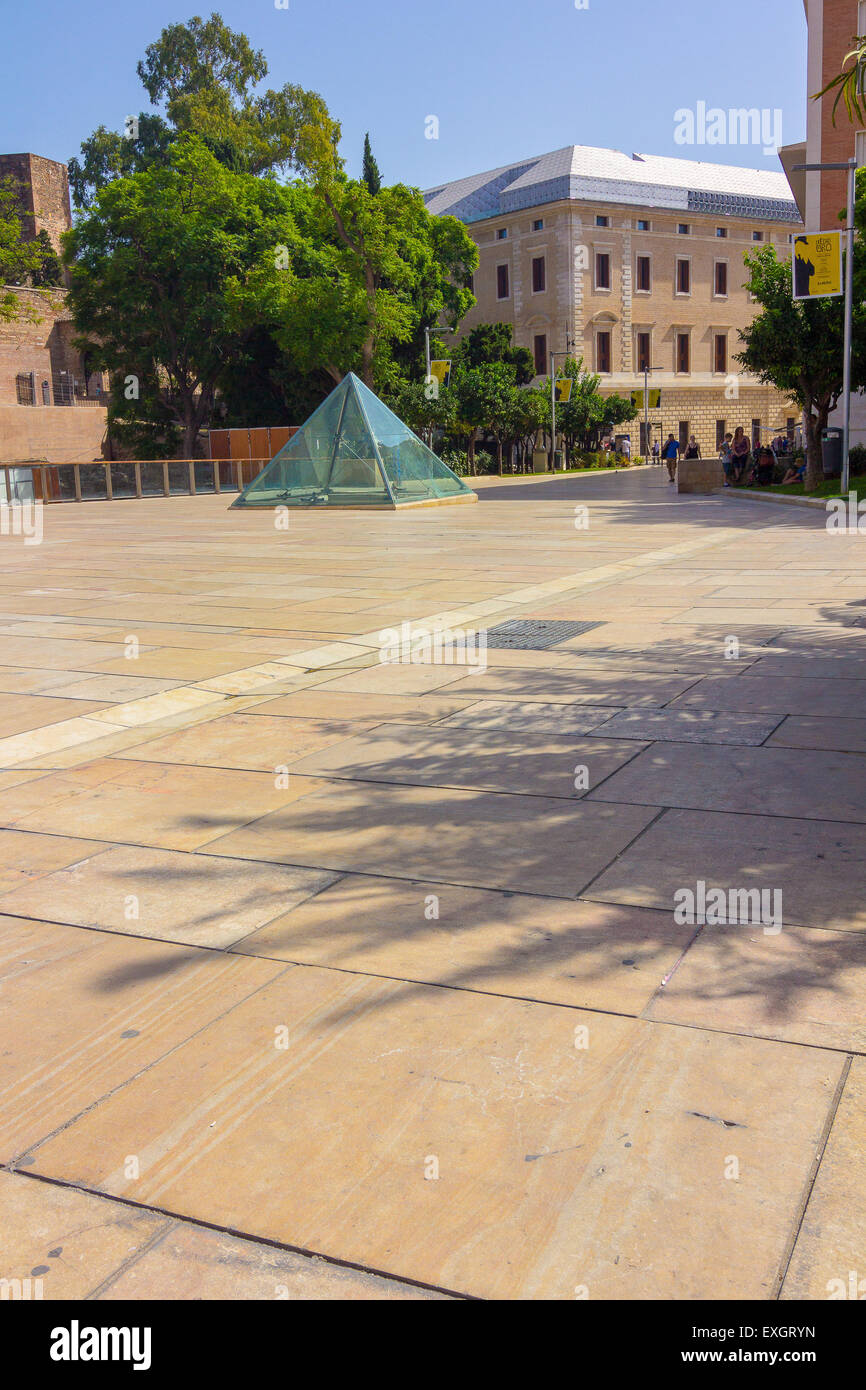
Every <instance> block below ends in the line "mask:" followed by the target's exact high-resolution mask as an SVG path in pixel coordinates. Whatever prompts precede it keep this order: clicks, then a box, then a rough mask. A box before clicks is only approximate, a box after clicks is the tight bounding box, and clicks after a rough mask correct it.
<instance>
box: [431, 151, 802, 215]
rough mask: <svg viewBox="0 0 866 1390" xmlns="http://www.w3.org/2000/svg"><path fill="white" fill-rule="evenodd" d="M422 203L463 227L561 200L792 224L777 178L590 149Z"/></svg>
mask: <svg viewBox="0 0 866 1390" xmlns="http://www.w3.org/2000/svg"><path fill="white" fill-rule="evenodd" d="M425 198H426V200H427V207H428V209H429V211H430V212H432V213H436V214H442V213H447V212H450V213H453V214H454V215H455V216H457V217H461V218H463V220H464V221H468V222H472V221H478V220H480V219H482V218H485V217H495V216H496V215H497V214H501V213H506V212H513V211H516V210H517V209H519V208H524V207H534V206H538V205H540V204H542V203H549V202H555V201H558V200H559V199H562V198H573V199H585V200H587V201H598V202H610V203H618V202H625V203H633V204H640V205H642V206H649V207H654V206H655V207H667V208H679V209H682V210H689V209H690V210H693V211H718V212H719V213H724V212H740V211H746V210H749V211H754V213H755V214H756V215H763V216H764V217H784V216H786V215H790V217H791V219H792V220H793V221H796V220H797V217H798V214H797V209H796V204H795V203H794V200H793V198H792V196H791V189H790V186H789V184H788V180H787V179H786V177H785V175H784V173H782V172H781V171H776V170H764V169H741V168H736V167H734V166H732V165H728V164H709V163H704V162H703V161H701V160H695V159H672V158H667V157H665V156H661V155H651V154H632V155H628V154H624V153H623V152H622V151H621V150H602V149H596V148H595V147H593V146H591V145H566V146H565V147H564V148H563V149H561V150H553V151H552V152H551V153H550V154H544V155H539V156H538V157H536V158H534V159H525V160H521V161H519V162H515V163H514V164H510V165H503V166H502V167H501V168H499V169H491V170H489V171H488V172H487V173H483V174H474V175H472V176H471V177H469V178H465V179H457V180H455V181H454V182H453V183H448V184H444V185H442V186H440V187H439V188H436V189H432V190H430V191H429V192H428V193H426V194H425Z"/></svg>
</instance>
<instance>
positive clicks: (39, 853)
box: [0, 830, 108, 894]
mask: <svg viewBox="0 0 866 1390" xmlns="http://www.w3.org/2000/svg"><path fill="white" fill-rule="evenodd" d="M107 848H108V846H107V845H106V844H103V843H100V842H99V841H97V840H78V839H68V838H66V837H65V836H63V835H31V834H28V833H27V832H26V831H23V830H0V894H3V893H8V892H11V890H12V889H13V888H20V887H22V886H24V885H25V884H28V883H30V882H31V880H33V879H36V878H41V877H42V876H43V875H44V874H50V873H53V872H54V870H55V869H65V868H66V867H67V866H68V865H69V864H77V863H78V861H79V860H81V859H85V858H87V856H88V855H90V854H98V853H99V851H100V850H104V849H107Z"/></svg>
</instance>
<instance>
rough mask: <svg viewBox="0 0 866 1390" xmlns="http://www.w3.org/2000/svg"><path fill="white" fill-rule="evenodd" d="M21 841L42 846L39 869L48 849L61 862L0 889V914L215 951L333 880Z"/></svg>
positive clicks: (177, 856)
mask: <svg viewBox="0 0 866 1390" xmlns="http://www.w3.org/2000/svg"><path fill="white" fill-rule="evenodd" d="M7 833H9V834H10V835H11V834H13V833H14V832H7ZM0 834H2V832H0ZM23 838H27V839H38V840H40V841H43V842H47V844H48V846H49V849H48V850H45V849H43V850H42V856H43V861H44V863H46V864H47V863H49V862H50V860H49V855H50V853H51V852H52V851H53V853H54V855H55V856H56V857H57V858H58V859H60V858H61V856H62V858H63V859H64V860H65V863H60V864H56V865H55V864H51V865H50V867H44V868H42V870H41V872H40V874H39V876H38V878H31V879H29V880H25V881H24V882H23V883H21V885H20V886H18V887H15V888H12V889H11V890H9V891H5V890H3V891H0V911H3V912H4V913H9V914H11V915H13V916H16V917H36V918H39V917H44V918H50V920H51V921H54V922H66V923H68V924H69V925H73V926H79V927H90V928H99V929H101V930H104V931H114V932H127V933H129V934H130V935H132V936H149V937H157V938H159V939H160V940H162V941H177V942H180V943H182V944H185V945H195V946H208V947H211V948H215V949H223V948H225V947H226V946H230V945H232V944H233V943H234V942H236V941H240V940H242V938H243V937H245V936H246V935H247V934H248V933H249V932H254V931H255V930H256V929H257V928H258V927H261V926H262V925H263V924H264V923H266V922H269V921H270V920H271V918H272V917H276V916H281V915H282V914H283V913H285V912H287V911H288V910H289V909H290V908H291V907H293V906H294V905H295V904H296V903H299V902H302V901H303V899H304V898H306V897H309V896H310V895H311V894H313V893H318V892H319V891H320V890H321V889H322V888H327V887H328V885H329V884H331V883H333V881H334V877H335V876H334V874H331V873H326V872H321V871H319V870H315V869H289V868H284V867H282V866H277V865H270V864H252V863H250V864H244V865H243V868H242V870H240V869H239V865H238V863H237V861H236V860H234V859H218V858H215V857H209V858H207V859H204V858H202V857H200V856H197V855H192V854H181V853H177V852H174V851H170V850H151V849H132V848H130V849H127V848H125V847H124V846H120V845H115V846H113V847H111V848H107V847H106V846H105V845H100V846H94V847H92V848H91V847H89V846H88V845H87V842H86V841H83V840H77V841H73V840H71V841H61V842H59V846H63V848H60V847H57V848H55V846H57V845H58V842H56V841H54V840H53V839H52V838H51V837H45V836H32V837H30V836H27V837H23ZM75 845H78V846H79V848H78V851H77V853H76V857H75V860H74V862H72V863H70V859H71V858H72V855H73V853H75V850H74V846H75ZM0 848H2V843H0ZM31 853H32V852H31ZM33 857H35V855H34V856H33ZM0 885H2V876H0Z"/></svg>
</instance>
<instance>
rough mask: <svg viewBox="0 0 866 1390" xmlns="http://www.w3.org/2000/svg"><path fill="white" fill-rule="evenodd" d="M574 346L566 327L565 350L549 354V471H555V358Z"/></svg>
mask: <svg viewBox="0 0 866 1390" xmlns="http://www.w3.org/2000/svg"><path fill="white" fill-rule="evenodd" d="M573 348H574V339H573V338H572V337H571V336H570V334H569V332H568V329H567V328H566V330H565V352H552V353H551V354H550V471H551V473H555V472H556V359H557V357H565V358H566V359H568V358H569V357H570V356H571V354H572V350H573Z"/></svg>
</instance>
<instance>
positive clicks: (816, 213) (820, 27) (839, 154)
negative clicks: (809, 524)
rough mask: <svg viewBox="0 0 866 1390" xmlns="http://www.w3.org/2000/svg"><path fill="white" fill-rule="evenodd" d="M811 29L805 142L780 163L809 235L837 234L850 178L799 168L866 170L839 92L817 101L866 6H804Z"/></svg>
mask: <svg viewBox="0 0 866 1390" xmlns="http://www.w3.org/2000/svg"><path fill="white" fill-rule="evenodd" d="M803 8H804V9H805V11H806V24H807V27H808V57H807V61H806V69H807V75H806V90H805V91H804V93H803V99H804V101H805V103H806V139H805V140H804V141H801V142H800V143H799V144H796V145H785V146H784V147H783V148H782V149H781V150H780V151H779V158H780V159H781V161H782V166H783V168H784V170H785V173H786V174H787V176H788V181H789V183H790V185H791V191H792V193H793V195H794V197H795V198H796V200H797V206H798V207H799V209H800V213H801V215H802V218H803V221H804V223H805V227H806V231H808V232H823V231H829V230H831V229H834V228H838V227H839V226H840V225H841V224H840V222H839V214H840V212H841V211H842V210H843V209H844V207H845V205H846V201H847V196H848V189H847V183H848V175H847V173H846V172H845V171H844V170H842V169H825V170H820V171H818V170H814V171H811V172H809V173H806V172H805V171H804V170H802V169H798V168H797V167H796V166H797V165H798V164H844V163H845V162H846V161H847V160H848V159H850V158H851V156H852V155H853V156H854V157H855V158H856V160H857V165H858V167H859V168H862V167H863V166H864V165H866V129H862V128H861V127H860V125H859V124H858V123H857V122H856V121H855V122H854V123H852V122H851V121H849V119H848V116H847V113H846V111H845V108H844V106H840V108H839V110H838V111H837V114H836V120H835V124H834V121H833V102H834V100H835V92H831V93H830V94H829V95H828V96H826V97H822V98H821V100H820V101H815V100H814V97H815V95H816V93H817V92H820V91H821V90H823V88H824V87H826V85H827V83H828V82H829V81H830V80H831V79H832V78H833V77H835V76H836V74H837V73H839V72H841V71H842V64H843V61H844V59H845V55H846V54H847V53H849V52H850V51H851V49H852V48H853V42H852V40H853V37H854V35H855V34H861V35H863V34H866V0H803ZM829 423H830V424H831V425H833V426H835V427H836V428H840V427H841V425H842V411H841V409H840V410H837V411H835V412H834V413H833V414H832V415H831V416H830V421H829ZM851 443H852V445H854V444H861V445H866V395H863V394H862V393H861V394H859V395H855V396H853V397H852V399H851Z"/></svg>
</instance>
